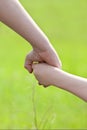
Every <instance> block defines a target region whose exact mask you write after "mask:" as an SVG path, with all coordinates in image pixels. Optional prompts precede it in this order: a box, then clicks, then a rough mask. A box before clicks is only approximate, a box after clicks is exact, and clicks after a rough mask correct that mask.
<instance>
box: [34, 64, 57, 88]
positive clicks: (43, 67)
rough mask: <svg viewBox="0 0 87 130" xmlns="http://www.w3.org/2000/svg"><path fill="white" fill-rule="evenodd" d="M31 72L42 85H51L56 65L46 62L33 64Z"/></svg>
mask: <svg viewBox="0 0 87 130" xmlns="http://www.w3.org/2000/svg"><path fill="white" fill-rule="evenodd" d="M32 68H33V73H34V75H35V77H36V79H37V80H38V81H39V84H40V85H43V86H44V87H47V86H50V85H53V83H52V82H53V77H54V76H53V75H54V70H55V68H56V67H53V66H50V65H48V64H46V63H39V64H33V65H32Z"/></svg>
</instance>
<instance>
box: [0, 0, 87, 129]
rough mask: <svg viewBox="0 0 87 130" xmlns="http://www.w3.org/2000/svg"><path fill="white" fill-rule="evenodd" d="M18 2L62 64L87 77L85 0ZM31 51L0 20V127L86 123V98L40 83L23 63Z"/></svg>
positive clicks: (20, 127)
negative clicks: (54, 50)
mask: <svg viewBox="0 0 87 130" xmlns="http://www.w3.org/2000/svg"><path fill="white" fill-rule="evenodd" d="M20 1H21V2H22V4H23V5H24V7H25V8H26V9H27V11H29V13H30V14H31V15H32V17H33V18H34V20H35V21H36V22H37V23H38V25H39V26H40V27H41V28H42V29H43V31H44V32H45V33H46V35H47V36H48V37H49V39H50V41H51V42H52V44H53V46H54V48H55V49H56V51H57V52H58V54H59V55H60V58H61V60H62V62H63V69H64V70H65V71H68V72H70V73H73V74H77V75H80V76H83V77H87V69H86V68H87V59H86V55H87V17H86V14H87V7H86V5H87V1H86V0H83V1H82V0H44V1H41V0H37V1H34V0H32V1H29V0H26V1H25V0H20ZM30 50H31V46H30V45H29V44H28V43H27V42H26V41H25V40H24V39H22V38H21V37H20V36H18V35H17V34H16V33H14V32H13V31H12V30H10V29H9V28H7V27H6V26H5V25H3V24H1V23H0V129H5V128H7V129H14V128H15V129H18V128H19V129H29V128H30V129H33V128H35V127H38V128H41V129H42V128H44V129H58V128H59V129H60V128H66V129H68V128H69V129H70V128H73V129H81V128H87V103H85V102H84V101H82V100H80V99H79V98H77V97H75V96H74V95H72V94H70V93H68V92H65V91H63V90H60V89H57V88H55V87H49V88H47V89H44V88H43V87H41V86H38V84H37V82H36V80H35V78H34V76H33V75H31V74H28V72H27V71H26V70H25V69H24V68H23V63H24V58H25V56H26V54H27V53H28V51H30ZM33 91H35V93H33ZM32 95H33V96H32ZM33 104H34V106H33ZM34 107H35V109H36V113H35V109H34ZM35 114H36V119H35ZM41 120H42V122H41ZM35 121H36V125H37V126H36V125H35ZM45 121H47V122H45ZM40 122H41V124H40Z"/></svg>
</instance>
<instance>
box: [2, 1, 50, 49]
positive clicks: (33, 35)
mask: <svg viewBox="0 0 87 130" xmlns="http://www.w3.org/2000/svg"><path fill="white" fill-rule="evenodd" d="M0 20H1V21H2V22H3V23H4V24H6V25H7V26H9V27H10V28H12V29H13V30H14V31H16V32H17V33H18V34H20V35H21V36H22V37H24V38H25V39H26V40H27V41H28V42H30V43H31V45H32V46H33V47H34V48H35V47H36V48H37V47H39V48H40V49H41V50H42V49H43V50H45V49H47V48H49V46H51V45H50V43H49V40H48V38H47V37H46V36H45V34H44V33H43V32H42V31H41V29H40V28H39V27H38V26H37V25H36V23H35V22H34V21H33V19H32V18H31V17H30V16H29V14H28V13H27V12H26V11H25V9H24V8H23V7H22V5H21V4H20V3H19V1H18V0H0Z"/></svg>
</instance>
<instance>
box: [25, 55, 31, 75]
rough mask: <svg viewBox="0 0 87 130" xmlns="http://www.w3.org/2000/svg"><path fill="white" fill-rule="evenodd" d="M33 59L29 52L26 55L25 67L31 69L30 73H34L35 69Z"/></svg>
mask: <svg viewBox="0 0 87 130" xmlns="http://www.w3.org/2000/svg"><path fill="white" fill-rule="evenodd" d="M32 63H33V61H32V59H31V57H30V54H28V55H27V56H26V59H25V64H24V67H25V68H26V69H27V70H28V71H29V73H32V71H33V69H32Z"/></svg>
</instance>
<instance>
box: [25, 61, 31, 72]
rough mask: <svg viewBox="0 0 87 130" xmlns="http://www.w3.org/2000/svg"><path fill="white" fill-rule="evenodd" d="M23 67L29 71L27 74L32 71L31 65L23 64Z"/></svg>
mask: <svg viewBox="0 0 87 130" xmlns="http://www.w3.org/2000/svg"><path fill="white" fill-rule="evenodd" d="M24 67H25V68H26V69H27V70H28V71H29V73H32V71H33V69H32V64H26V63H25V65H24Z"/></svg>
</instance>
